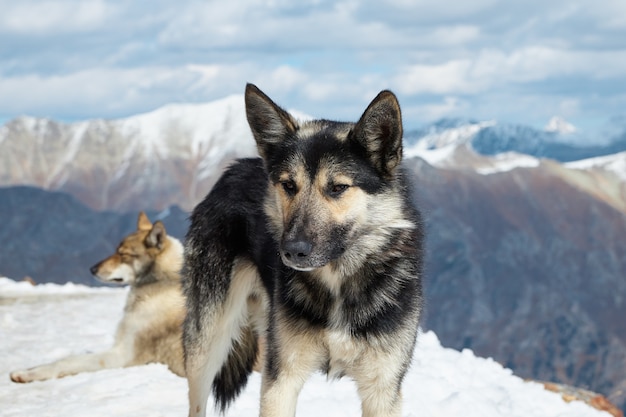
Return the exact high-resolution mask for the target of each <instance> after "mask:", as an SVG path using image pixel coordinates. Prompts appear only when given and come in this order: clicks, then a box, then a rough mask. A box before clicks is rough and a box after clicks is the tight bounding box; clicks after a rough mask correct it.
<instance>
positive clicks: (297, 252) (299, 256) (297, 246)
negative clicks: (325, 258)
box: [283, 239, 313, 262]
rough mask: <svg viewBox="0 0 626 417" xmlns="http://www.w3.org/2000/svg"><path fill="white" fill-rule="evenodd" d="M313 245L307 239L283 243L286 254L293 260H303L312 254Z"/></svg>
mask: <svg viewBox="0 0 626 417" xmlns="http://www.w3.org/2000/svg"><path fill="white" fill-rule="evenodd" d="M312 248H313V246H312V245H311V243H310V242H307V241H306V240H300V239H297V240H289V241H287V242H285V244H284V245H283V251H284V255H285V257H286V258H287V259H290V260H292V261H295V262H297V261H301V260H303V259H305V258H307V257H308V256H309V255H310V254H311V250H312Z"/></svg>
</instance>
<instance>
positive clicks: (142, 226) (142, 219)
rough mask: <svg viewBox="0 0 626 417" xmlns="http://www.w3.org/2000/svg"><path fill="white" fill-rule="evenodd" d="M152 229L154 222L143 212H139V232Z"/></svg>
mask: <svg viewBox="0 0 626 417" xmlns="http://www.w3.org/2000/svg"><path fill="white" fill-rule="evenodd" d="M150 229H152V222H151V221H150V219H148V216H146V213H144V212H143V211H140V212H139V218H138V219H137V230H150Z"/></svg>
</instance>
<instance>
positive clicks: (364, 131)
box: [353, 90, 402, 176]
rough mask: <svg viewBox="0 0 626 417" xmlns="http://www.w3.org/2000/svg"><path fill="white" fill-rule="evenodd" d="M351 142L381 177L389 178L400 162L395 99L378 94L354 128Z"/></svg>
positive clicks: (399, 125) (399, 118)
mask: <svg viewBox="0 0 626 417" xmlns="http://www.w3.org/2000/svg"><path fill="white" fill-rule="evenodd" d="M353 138H354V139H355V140H356V141H357V142H359V143H360V144H361V146H363V147H364V148H365V150H366V152H367V156H368V158H369V160H370V161H371V162H372V163H373V164H374V166H375V167H376V169H378V171H379V172H381V173H382V174H383V175H384V176H391V175H392V174H393V172H394V171H395V169H396V167H397V166H398V165H399V164H400V161H401V160H402V115H401V113H400V105H399V104H398V99H397V98H396V96H395V95H394V94H393V93H392V92H391V91H388V90H385V91H381V92H380V93H379V94H378V95H377V96H376V98H375V99H374V100H372V102H371V103H370V105H369V106H367V109H366V110H365V112H364V113H363V115H362V116H361V118H360V119H359V121H358V122H357V124H356V125H355V126H354V129H353Z"/></svg>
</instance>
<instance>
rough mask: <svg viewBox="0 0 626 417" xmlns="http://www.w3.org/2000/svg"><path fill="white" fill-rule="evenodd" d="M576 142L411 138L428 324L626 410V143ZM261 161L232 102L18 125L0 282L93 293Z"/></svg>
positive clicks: (12, 128)
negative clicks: (160, 231)
mask: <svg viewBox="0 0 626 417" xmlns="http://www.w3.org/2000/svg"><path fill="white" fill-rule="evenodd" d="M568 134H572V130H571V129H570V130H569V131H568V132H560V131H555V130H547V131H546V130H537V129H533V128H530V127H516V126H512V125H506V124H498V123H496V122H471V121H469V122H468V121H459V120H454V121H453V120H443V121H440V122H438V123H436V124H433V125H431V126H428V127H425V128H424V129H421V130H419V131H411V132H407V133H406V135H405V136H406V139H405V160H406V165H407V168H408V169H409V170H410V171H411V172H412V173H413V176H414V184H415V195H416V200H417V201H416V203H417V204H418V205H419V206H420V207H421V208H422V210H423V212H424V216H425V222H426V226H427V231H428V233H427V235H428V239H427V263H426V276H425V281H426V299H427V313H426V318H425V321H424V327H425V328H427V329H432V330H434V331H435V332H436V333H437V335H438V336H439V338H440V339H441V340H442V342H443V344H444V345H446V346H450V347H454V348H457V349H462V348H465V347H469V348H472V349H473V350H474V351H475V352H476V353H477V354H479V355H481V356H491V357H493V358H495V359H496V360H498V361H499V362H501V363H503V364H505V365H506V366H508V367H511V368H512V369H514V371H515V372H516V373H518V374H519V375H521V376H524V377H528V378H533V379H540V380H552V381H559V382H563V383H567V384H570V385H576V386H580V387H586V388H590V389H592V390H594V391H598V392H601V393H604V394H606V395H607V396H608V397H609V398H610V399H611V400H612V401H614V402H616V403H618V404H620V405H621V406H622V408H626V320H624V319H623V318H624V317H626V281H625V280H624V276H626V142H624V141H623V140H624V139H625V138H626V135H624V134H619V133H618V134H616V135H615V136H614V137H612V138H610V139H611V140H607V141H605V142H604V144H595V145H588V146H581V145H580V143H581V142H580V140H579V138H576V140H575V141H569V142H568V141H567V137H566V135H568ZM574 134H576V133H574ZM623 142H624V143H623ZM487 145H488V146H487ZM251 155H255V148H254V142H253V140H252V138H251V135H250V133H249V131H248V128H247V123H246V120H245V114H244V109H243V99H242V98H241V97H236V96H233V97H228V98H226V99H223V100H220V101H218V102H213V103H207V104H202V105H172V106H167V107H165V108H162V109H158V110H156V111H154V112H151V113H147V114H143V115H138V116H134V117H131V118H127V119H121V120H110V121H105V120H93V121H85V122H79V123H73V124H63V123H59V122H56V121H53V120H46V119H34V118H29V117H21V118H18V119H15V120H13V121H10V122H9V123H7V124H6V125H4V126H3V127H2V128H0V185H1V186H3V187H4V188H0V216H2V218H3V219H8V221H5V222H4V223H3V225H2V226H0V239H2V241H3V250H2V251H0V275H6V276H9V277H12V278H17V279H19V278H21V277H23V276H25V275H28V276H31V277H32V278H34V279H35V280H36V281H38V282H43V281H54V282H65V281H68V280H71V281H75V282H83V283H85V282H87V283H93V281H91V279H90V278H89V275H88V267H89V266H90V265H92V264H93V263H95V262H97V261H98V260H100V259H101V258H103V257H104V256H106V255H107V254H108V253H109V252H111V251H112V250H114V248H115V246H116V245H117V243H118V241H119V239H120V237H121V236H123V235H124V234H125V233H128V232H129V231H131V230H133V229H134V226H135V221H136V216H137V211H138V210H147V211H148V212H149V214H150V216H152V218H153V219H155V218H161V219H163V220H164V221H165V222H166V228H167V229H168V231H169V232H170V233H171V234H173V235H175V236H178V237H181V238H182V237H184V233H185V229H186V222H187V215H188V214H187V213H188V212H189V210H191V208H192V207H193V206H194V205H195V204H196V203H197V202H198V201H199V200H200V199H201V198H202V197H203V195H204V194H205V193H206V192H207V191H208V190H209V189H210V187H211V185H212V184H213V182H214V181H215V180H216V178H217V177H218V176H219V173H220V172H221V170H222V168H223V167H224V166H226V165H227V164H228V163H229V161H230V160H232V158H234V157H242V156H251ZM572 155H580V156H581V158H582V159H581V158H579V157H575V158H574V157H573V156H572ZM25 185H26V186H25ZM44 190H46V191H44Z"/></svg>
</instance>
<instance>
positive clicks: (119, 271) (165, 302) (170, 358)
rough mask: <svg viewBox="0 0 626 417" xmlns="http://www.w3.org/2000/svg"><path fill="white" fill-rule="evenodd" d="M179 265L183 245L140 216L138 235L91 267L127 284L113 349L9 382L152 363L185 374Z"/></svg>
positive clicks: (34, 370)
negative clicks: (122, 313) (127, 288)
mask: <svg viewBox="0 0 626 417" xmlns="http://www.w3.org/2000/svg"><path fill="white" fill-rule="evenodd" d="M182 263H183V245H182V244H181V243H180V242H179V241H178V240H177V239H175V238H173V237H171V236H168V235H167V233H166V231H165V227H164V226H163V223H161V222H160V221H157V222H156V223H154V224H152V223H151V222H150V220H149V219H148V217H147V216H146V215H145V214H144V213H143V212H142V213H140V214H139V218H138V221H137V231H135V232H133V233H131V234H130V235H128V236H126V237H125V238H124V240H122V242H121V243H120V245H119V246H118V248H117V250H116V252H115V253H114V254H113V255H111V256H109V257H108V258H106V259H104V260H103V261H101V262H99V263H98V264H96V265H94V266H93V267H92V268H91V272H92V273H93V274H94V275H95V277H96V278H98V279H99V280H101V281H103V282H106V283H115V284H126V285H129V286H130V291H129V293H128V298H127V301H126V306H125V307H124V316H123V318H122V320H121V321H120V323H119V325H118V327H117V331H116V333H115V342H114V344H113V346H112V347H111V348H110V349H108V350H106V351H103V352H99V353H88V354H83V355H75V356H69V357H67V358H64V359H60V360H58V361H56V362H52V363H50V364H46V365H41V366H37V367H34V368H30V369H26V370H19V371H15V372H12V373H11V375H10V376H11V380H13V381H14V382H31V381H38V380H45V379H51V378H61V377H64V376H68V375H74V374H78V373H81V372H90V371H97V370H100V369H107V368H121V367H126V366H133V365H143V364H147V363H151V362H160V363H164V364H166V365H167V366H168V367H169V369H170V370H171V371H172V372H174V373H176V374H177V375H180V376H184V372H185V370H184V365H183V349H182V340H181V337H182V322H183V318H184V316H185V310H184V305H185V302H184V299H183V295H182V291H181V285H180V269H181V267H182Z"/></svg>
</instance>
